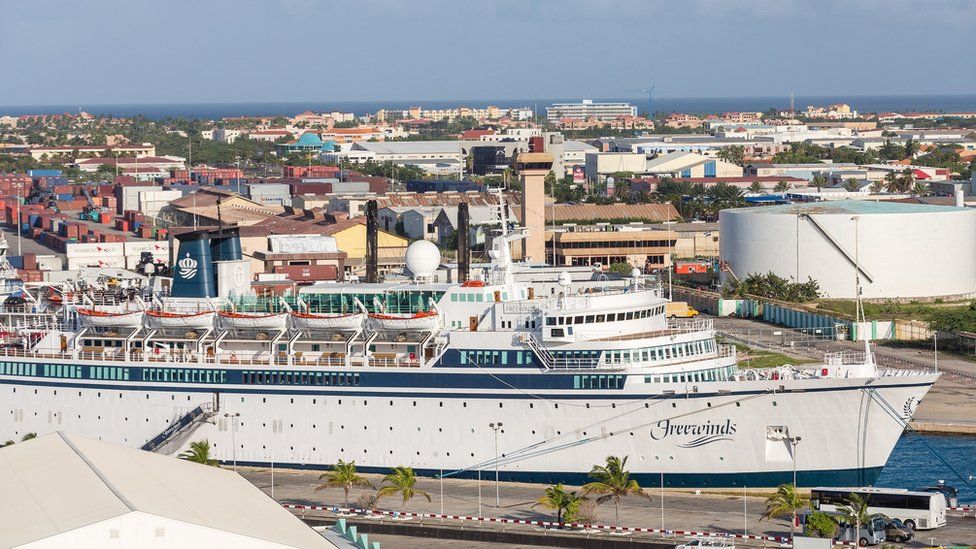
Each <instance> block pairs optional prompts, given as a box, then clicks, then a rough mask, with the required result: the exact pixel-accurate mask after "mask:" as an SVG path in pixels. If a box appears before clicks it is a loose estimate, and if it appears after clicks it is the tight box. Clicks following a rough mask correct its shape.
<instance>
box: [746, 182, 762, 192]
mask: <svg viewBox="0 0 976 549" xmlns="http://www.w3.org/2000/svg"><path fill="white" fill-rule="evenodd" d="M749 192H751V193H753V194H763V193H764V192H766V186H765V185H763V184H762V183H760V182H759V181H753V182H752V183H750V184H749Z"/></svg>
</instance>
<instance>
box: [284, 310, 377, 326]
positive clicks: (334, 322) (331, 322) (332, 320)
mask: <svg viewBox="0 0 976 549" xmlns="http://www.w3.org/2000/svg"><path fill="white" fill-rule="evenodd" d="M365 316H366V315H364V314H363V313H348V314H339V315H327V314H315V313H297V312H292V313H291V325H292V328H294V329H295V330H296V331H303V330H344V331H352V330H356V329H358V328H359V327H360V326H362V325H363V318H364V317H365Z"/></svg>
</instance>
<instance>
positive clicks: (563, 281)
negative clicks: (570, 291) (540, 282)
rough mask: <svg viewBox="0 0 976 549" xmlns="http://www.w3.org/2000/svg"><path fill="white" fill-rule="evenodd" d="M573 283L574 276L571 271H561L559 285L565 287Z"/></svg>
mask: <svg viewBox="0 0 976 549" xmlns="http://www.w3.org/2000/svg"><path fill="white" fill-rule="evenodd" d="M572 283H573V277H572V276H570V274H569V273H567V272H566V271H563V272H561V273H559V285H560V286H562V287H563V288H566V287H568V286H570V285H571V284H572Z"/></svg>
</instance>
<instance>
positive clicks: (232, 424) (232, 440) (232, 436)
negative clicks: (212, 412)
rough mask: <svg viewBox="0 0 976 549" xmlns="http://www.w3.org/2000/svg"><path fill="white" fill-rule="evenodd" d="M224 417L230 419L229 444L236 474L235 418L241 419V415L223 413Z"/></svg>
mask: <svg viewBox="0 0 976 549" xmlns="http://www.w3.org/2000/svg"><path fill="white" fill-rule="evenodd" d="M224 417H226V418H230V427H231V428H230V443H231V445H232V446H233V447H234V448H233V457H234V472H235V473H236V472H237V418H239V417H241V413H240V412H237V413H234V414H231V413H225V414H224ZM271 485H272V486H274V483H273V482H272V483H271Z"/></svg>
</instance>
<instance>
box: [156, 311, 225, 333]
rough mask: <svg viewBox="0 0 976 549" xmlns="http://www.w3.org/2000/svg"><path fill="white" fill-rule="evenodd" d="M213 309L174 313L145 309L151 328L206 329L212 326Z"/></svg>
mask: <svg viewBox="0 0 976 549" xmlns="http://www.w3.org/2000/svg"><path fill="white" fill-rule="evenodd" d="M215 316H217V313H215V312H214V311H203V312H200V313H174V312H169V311H146V319H147V320H148V322H149V325H150V326H152V327H153V328H189V329H194V330H206V329H208V328H212V327H213V324H214V317H215Z"/></svg>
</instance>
